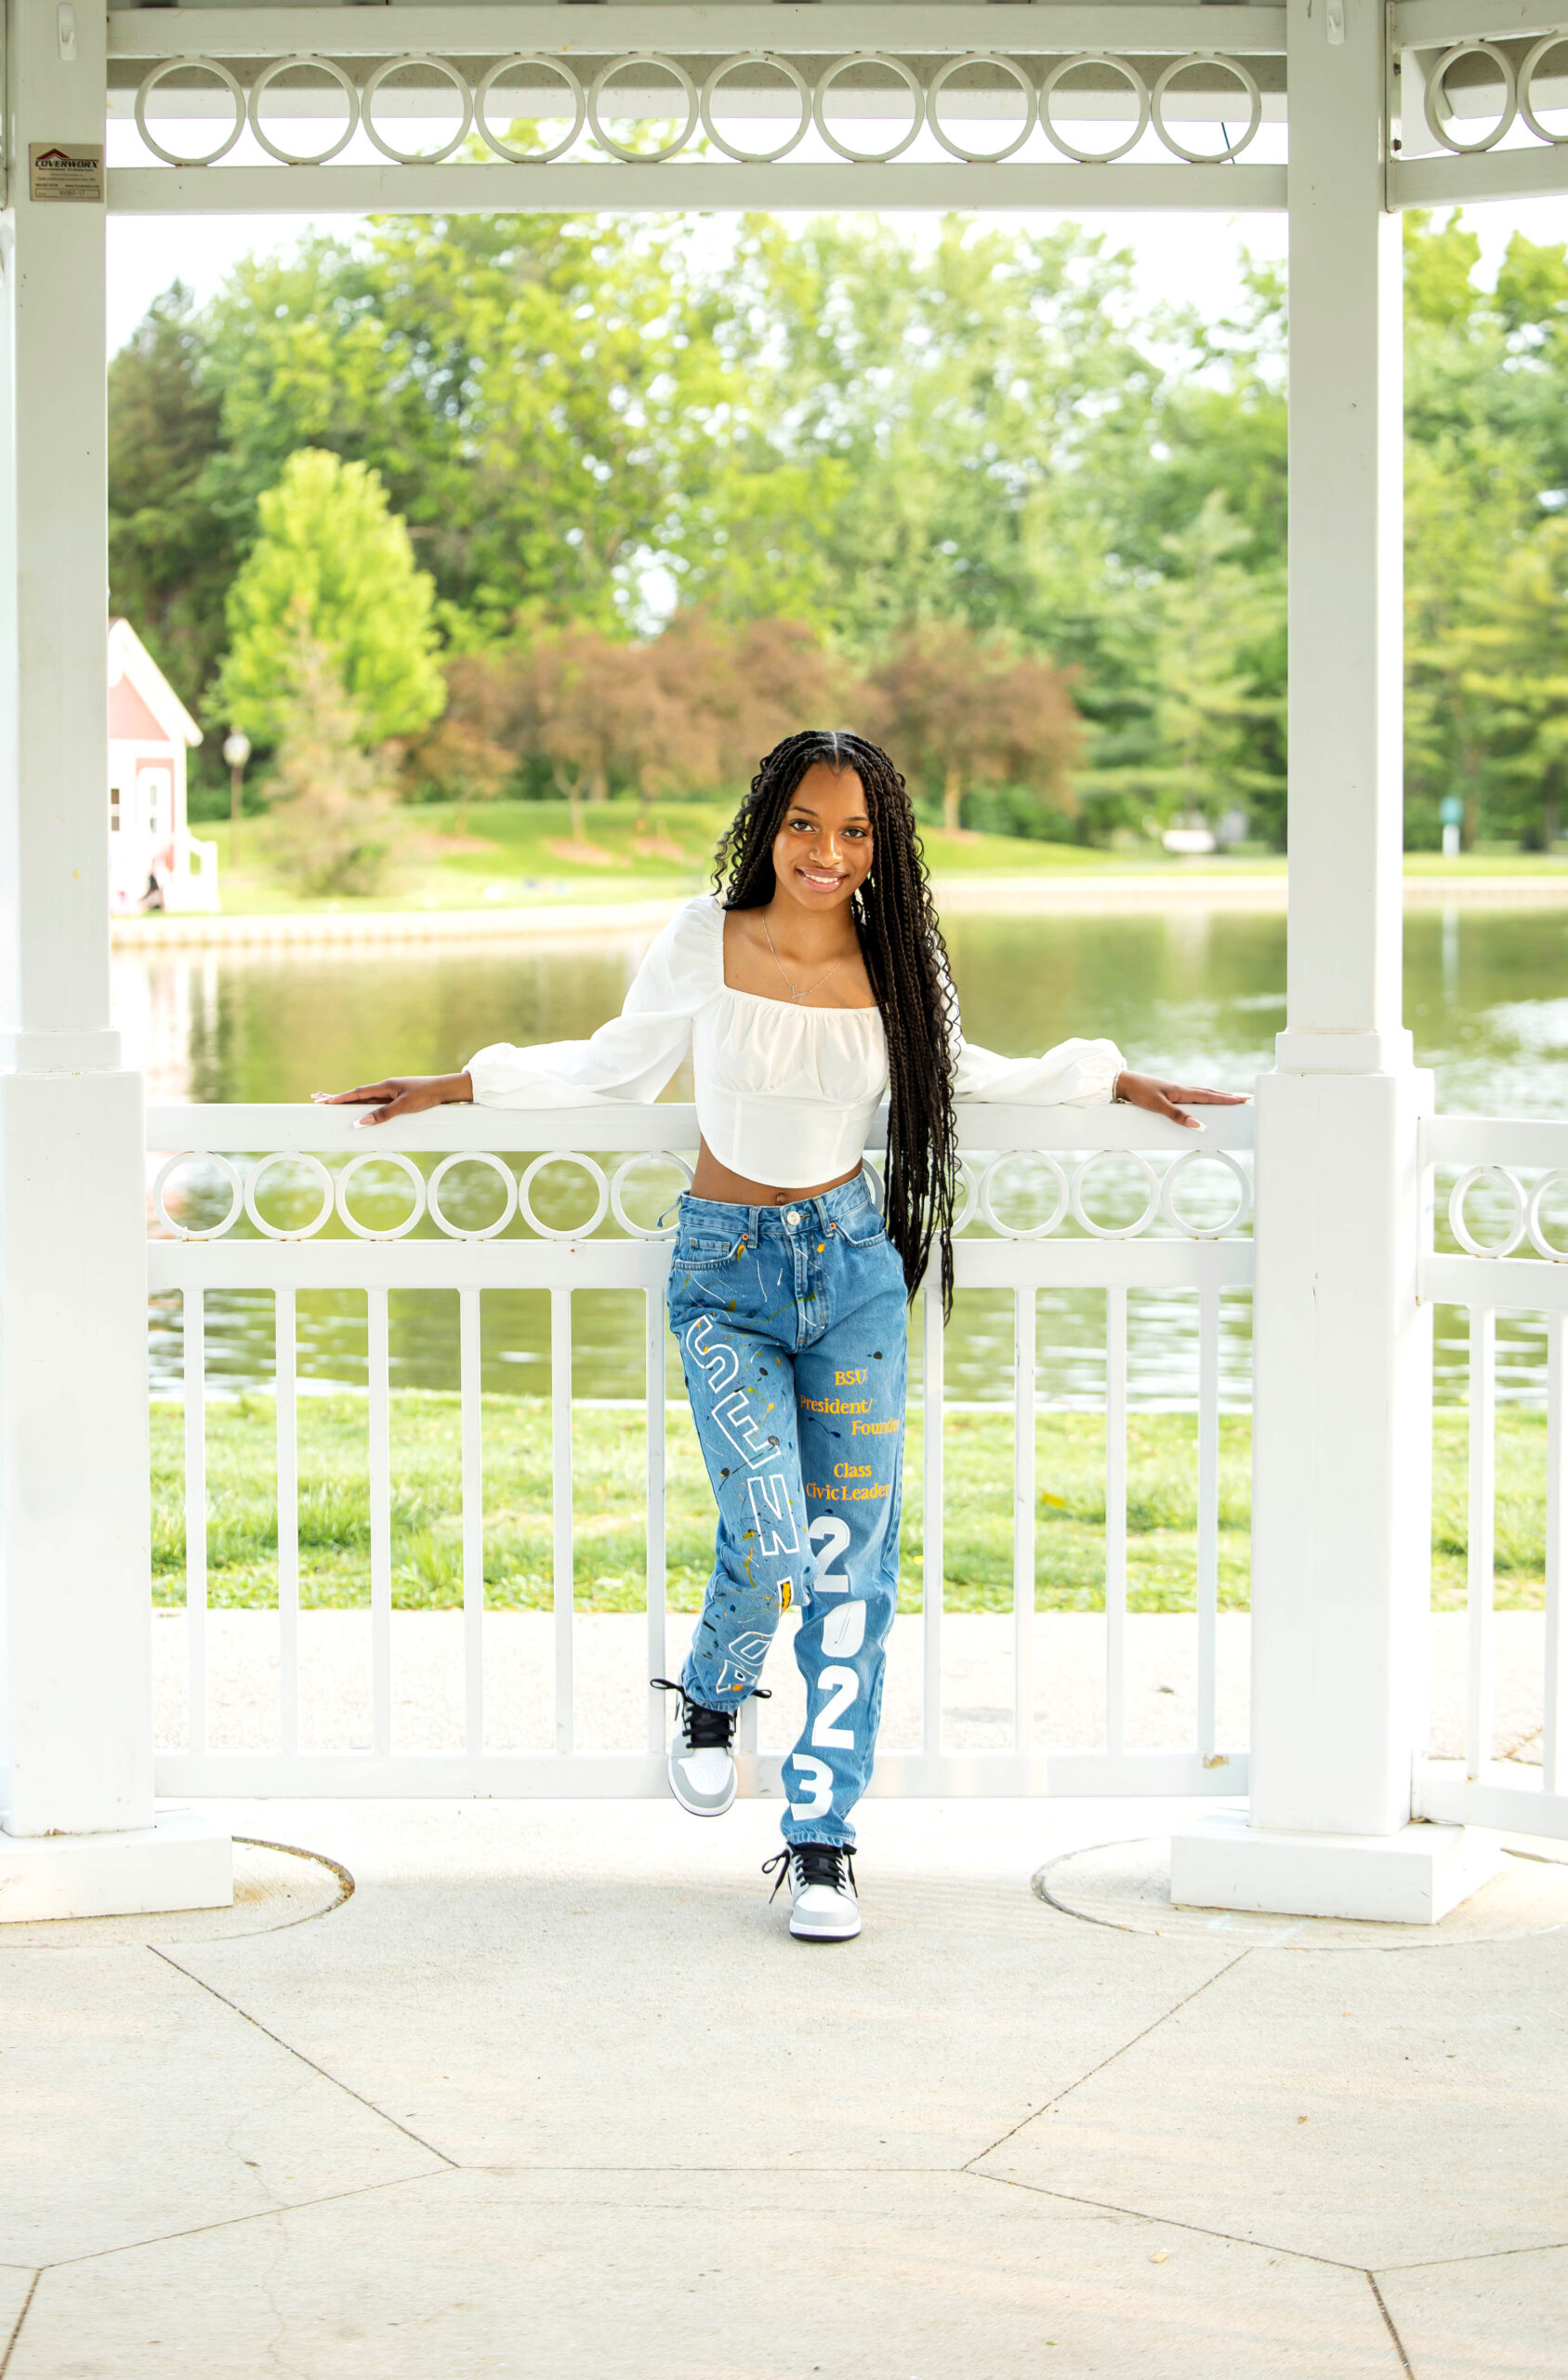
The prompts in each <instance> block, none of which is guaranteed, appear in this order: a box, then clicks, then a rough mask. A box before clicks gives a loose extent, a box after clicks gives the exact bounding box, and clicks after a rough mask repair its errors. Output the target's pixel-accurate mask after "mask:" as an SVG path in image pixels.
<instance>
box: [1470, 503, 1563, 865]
mask: <svg viewBox="0 0 1568 2380" xmlns="http://www.w3.org/2000/svg"><path fill="white" fill-rule="evenodd" d="M1456 642H1457V643H1458V644H1459V647H1460V651H1461V653H1462V655H1463V660H1464V666H1463V668H1461V672H1460V676H1461V681H1462V684H1463V687H1464V691H1465V693H1466V694H1467V695H1469V696H1471V697H1473V698H1475V699H1476V700H1478V701H1479V702H1480V703H1482V705H1484V707H1485V709H1486V712H1487V715H1488V720H1489V722H1490V740H1491V742H1492V744H1493V748H1494V754H1495V758H1494V760H1493V773H1494V776H1495V778H1496V782H1497V784H1498V787H1499V789H1500V790H1502V791H1506V792H1510V793H1511V794H1512V795H1513V799H1514V804H1515V807H1516V811H1517V815H1516V818H1515V820H1514V822H1513V823H1514V824H1515V826H1516V827H1517V828H1518V829H1520V830H1522V839H1523V840H1524V841H1525V842H1526V843H1527V844H1533V845H1534V846H1535V849H1537V850H1539V851H1548V852H1549V851H1550V850H1551V849H1552V847H1553V845H1554V844H1555V843H1556V841H1557V839H1558V836H1559V834H1560V832H1561V826H1562V815H1563V801H1564V797H1565V796H1568V520H1565V519H1561V518H1559V519H1556V520H1548V521H1543V522H1542V523H1541V525H1540V526H1539V528H1538V529H1537V530H1536V531H1535V535H1534V536H1532V537H1531V538H1529V540H1528V541H1527V542H1526V543H1525V544H1523V545H1522V546H1521V547H1520V548H1519V549H1517V551H1515V552H1514V553H1512V554H1510V555H1509V558H1508V560H1507V561H1506V562H1505V563H1504V565H1503V571H1502V578H1501V584H1500V586H1499V587H1498V589H1497V594H1496V604H1495V608H1494V612H1493V616H1492V617H1491V618H1490V619H1487V620H1480V621H1477V622H1475V623H1474V624H1473V625H1472V626H1471V627H1470V628H1469V631H1468V633H1467V634H1466V635H1465V636H1464V637H1463V638H1462V639H1460V640H1456Z"/></svg>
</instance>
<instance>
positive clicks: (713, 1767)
mask: <svg viewBox="0 0 1568 2380" xmlns="http://www.w3.org/2000/svg"><path fill="white" fill-rule="evenodd" d="M649 1684H650V1685H651V1686H665V1687H666V1688H667V1689H668V1691H669V1692H670V1693H672V1694H679V1697H680V1718H679V1723H678V1725H677V1726H676V1730H675V1734H674V1736H673V1737H672V1738H671V1739H670V1748H669V1761H668V1773H669V1789H670V1792H672V1793H673V1794H674V1795H675V1798H676V1800H677V1801H678V1802H679V1804H680V1806H681V1808H682V1809H683V1810H690V1811H691V1813H692V1817H693V1818H722V1817H723V1816H724V1813H725V1811H726V1810H727V1809H728V1808H729V1807H730V1805H731V1802H732V1801H733V1800H734V1798H735V1754H734V1749H733V1747H734V1741H735V1713H734V1712H733V1711H709V1710H707V1709H706V1708H705V1705H704V1704H702V1703H701V1702H693V1701H692V1698H691V1696H690V1695H689V1694H688V1693H687V1691H686V1689H685V1687H684V1686H678V1685H677V1684H676V1682H675V1680H674V1679H673V1678H668V1677H655V1678H650V1680H649Z"/></svg>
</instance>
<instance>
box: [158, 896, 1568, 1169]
mask: <svg viewBox="0 0 1568 2380" xmlns="http://www.w3.org/2000/svg"><path fill="white" fill-rule="evenodd" d="M647 938H648V939H650V940H651V939H652V936H651V935H650V936H648V937H647ZM1461 1120H1463V1119H1459V1118H1445V1119H1444V1125H1445V1128H1446V1126H1447V1124H1449V1123H1453V1122H1457V1121H1461ZM1510 1129H1511V1127H1510ZM1546 1129H1548V1130H1551V1131H1568V1126H1564V1125H1555V1126H1550V1127H1547V1128H1546ZM1252 1133H1253V1125H1252V1110H1251V1108H1250V1107H1212V1108H1208V1109H1206V1110H1205V1111H1204V1114H1203V1139H1202V1142H1201V1143H1200V1144H1199V1145H1200V1146H1202V1147H1204V1148H1219V1149H1233V1150H1234V1149H1249V1148H1250V1147H1251V1146H1252ZM957 1136H958V1146H959V1148H960V1149H961V1150H964V1151H965V1152H969V1151H976V1150H990V1151H995V1150H997V1149H1084V1150H1087V1149H1146V1150H1149V1151H1150V1152H1152V1153H1156V1154H1157V1153H1160V1152H1164V1151H1171V1152H1174V1151H1185V1150H1187V1149H1190V1148H1192V1145H1193V1139H1192V1133H1191V1132H1190V1131H1186V1130H1184V1128H1183V1127H1182V1126H1181V1125H1179V1124H1168V1123H1166V1122H1164V1121H1163V1120H1162V1119H1161V1118H1160V1117H1157V1116H1149V1115H1145V1114H1144V1112H1143V1110H1142V1109H1141V1108H1138V1107H1015V1106H1006V1105H1002V1104H996V1105H992V1104H987V1103H986V1102H984V1101H981V1100H966V1101H965V1103H964V1104H963V1105H962V1106H961V1107H960V1108H959V1109H958V1112H957ZM697 1139H698V1131H697V1111H696V1109H695V1108H694V1107H692V1106H691V1105H690V1104H682V1103H679V1102H676V1101H673V1100H659V1101H657V1102H656V1103H655V1104H653V1105H652V1106H644V1105H643V1104H641V1103H640V1102H638V1101H632V1100H627V1101H626V1103H625V1104H612V1103H611V1102H608V1101H607V1102H606V1103H605V1104H603V1105H602V1106H598V1107H555V1108H543V1107H539V1108H531V1109H523V1108H516V1107H475V1106H472V1105H464V1106H454V1107H437V1108H432V1109H431V1110H429V1111H428V1113H427V1114H425V1115H423V1116H415V1117H410V1118H408V1120H407V1121H406V1122H403V1123H398V1124H378V1125H375V1126H372V1127H370V1128H368V1129H367V1128H366V1127H365V1126H364V1125H362V1123H361V1122H360V1121H359V1119H358V1113H357V1111H356V1110H355V1109H353V1108H351V1107H317V1106H315V1105H313V1104H310V1102H309V1101H298V1102H296V1103H294V1104H283V1103H278V1104H245V1103H243V1102H239V1103H235V1104H232V1105H229V1106H208V1105H205V1104H197V1103H194V1102H191V1103H190V1104H184V1105H177V1104H159V1105H157V1106H152V1107H149V1109H148V1111H147V1145H148V1147H149V1149H152V1150H157V1151H159V1152H160V1153H162V1154H164V1155H168V1154H170V1153H172V1152H173V1151H174V1150H176V1149H198V1150H218V1151H220V1152H223V1153H225V1154H229V1155H232V1154H234V1153H235V1152H236V1151H241V1150H244V1151H252V1152H260V1151H262V1150H268V1149H312V1150H315V1151H317V1152H318V1153H319V1154H320V1155H322V1156H323V1157H326V1156H329V1155H331V1154H332V1153H333V1152H334V1151H338V1150H341V1151H352V1152H353V1153H354V1154H355V1155H356V1156H357V1155H359V1154H360V1153H362V1151H363V1150H364V1149H366V1148H367V1147H372V1146H374V1147H376V1148H389V1149H406V1150H410V1151H420V1150H423V1151H426V1152H428V1153H430V1154H432V1155H433V1154H438V1153H439V1154H441V1155H444V1154H445V1153H446V1151H447V1150H448V1149H496V1150H502V1151H508V1150H527V1151H529V1152H530V1153H531V1154H532V1153H533V1152H534V1151H536V1150H540V1149H584V1150H586V1151H587V1152H588V1153H589V1154H590V1155H591V1154H593V1153H594V1152H596V1151H597V1152H602V1151H605V1150H617V1149H619V1150H628V1151H629V1150H635V1149H675V1150H678V1151H685V1152H687V1153H691V1152H692V1151H694V1150H695V1148H696V1146H697ZM865 1144H866V1147H867V1148H868V1149H869V1150H870V1151H871V1152H872V1154H873V1155H874V1156H875V1155H876V1153H877V1152H878V1151H879V1150H882V1149H885V1148H886V1147H887V1144H888V1111H887V1109H886V1108H885V1107H884V1108H881V1109H879V1110H878V1112H877V1114H876V1117H874V1118H873V1119H872V1124H871V1129H870V1131H868V1133H867V1134H866V1143H865Z"/></svg>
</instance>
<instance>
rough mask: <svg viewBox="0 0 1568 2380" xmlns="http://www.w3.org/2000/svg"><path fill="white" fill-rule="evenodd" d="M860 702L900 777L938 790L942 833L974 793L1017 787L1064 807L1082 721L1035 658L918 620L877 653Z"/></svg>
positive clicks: (958, 821)
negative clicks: (883, 651) (974, 789)
mask: <svg viewBox="0 0 1568 2380" xmlns="http://www.w3.org/2000/svg"><path fill="white" fill-rule="evenodd" d="M867 693H868V698H869V699H868V707H867V725H868V728H869V730H870V732H871V733H872V734H876V735H877V736H878V738H879V740H880V741H883V742H885V743H886V744H887V745H888V746H889V748H890V750H891V751H892V753H893V757H894V758H895V760H897V761H898V762H899V765H900V766H901V767H902V768H903V770H904V772H905V774H907V775H909V776H910V777H912V778H913V777H924V778H925V779H927V780H928V782H929V783H931V784H934V785H936V786H940V787H941V789H942V825H943V826H944V827H945V828H946V830H947V832H948V833H949V834H956V833H957V832H958V831H959V829H960V827H961V825H962V814H963V809H962V806H963V798H964V795H965V792H966V791H967V790H968V788H969V787H974V786H982V785H1018V786H1022V787H1027V789H1028V790H1029V791H1030V792H1031V793H1033V794H1034V796H1035V797H1036V799H1037V800H1039V801H1041V802H1042V803H1045V802H1049V803H1050V804H1051V805H1052V806H1053V807H1055V808H1059V809H1069V808H1071V807H1072V803H1073V792H1072V776H1073V771H1074V767H1075V765H1076V763H1077V760H1078V757H1079V754H1080V752H1081V750H1082V746H1083V721H1082V720H1081V719H1080V718H1079V716H1078V713H1077V710H1076V708H1075V707H1074V702H1073V696H1072V691H1071V683H1070V681H1069V680H1068V679H1067V678H1066V677H1065V676H1064V675H1063V673H1062V672H1061V670H1060V669H1057V668H1054V667H1053V666H1052V664H1051V663H1050V662H1049V661H1048V660H1046V659H1045V658H1044V657H1043V656H1042V655H1038V654H1032V653H1019V652H1018V651H1017V650H1016V649H1015V648H1014V647H1013V646H1011V645H1009V644H1008V641H1007V640H1006V639H1005V638H1002V637H990V638H982V637H978V636H976V635H975V633H974V631H973V629H972V628H968V627H967V626H966V625H965V624H964V622H963V621H961V620H925V621H921V622H918V623H917V624H916V625H915V626H913V627H911V628H909V629H907V630H906V632H905V633H904V635H903V636H902V637H901V638H900V639H899V641H898V642H897V643H896V644H894V645H893V646H892V647H891V648H890V649H889V651H888V652H887V653H886V654H884V655H883V656H882V658H881V659H880V660H879V661H878V662H877V664H876V667H875V668H873V669H872V670H871V671H870V672H869V675H868V680H867Z"/></svg>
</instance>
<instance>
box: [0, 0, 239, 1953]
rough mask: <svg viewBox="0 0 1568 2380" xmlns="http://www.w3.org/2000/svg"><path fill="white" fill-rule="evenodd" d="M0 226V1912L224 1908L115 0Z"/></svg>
mask: <svg viewBox="0 0 1568 2380" xmlns="http://www.w3.org/2000/svg"><path fill="white" fill-rule="evenodd" d="M9 33H10V61H9V62H10V90H9V107H10V114H11V122H12V126H14V129H15V134H16V146H15V150H14V152H13V154H12V160H11V175H10V187H9V192H8V204H7V211H6V213H5V214H4V215H3V216H0V904H3V907H0V971H3V972H0V1070H3V1071H0V1593H3V1595H4V1644H3V1655H4V1658H3V1661H0V1724H3V1731H4V1733H3V1741H0V1758H3V1759H4V1762H5V1773H4V1790H3V1792H0V1810H3V1813H4V1832H3V1833H0V1920H3V1919H13V1920H14V1919H21V1918H31V1917H55V1916H92V1915H99V1914H105V1913H110V1912H113V1911H138V1910H158V1909H175V1908H185V1907H208V1906H212V1905H213V1904H215V1903H218V1902H222V1901H226V1900H228V1899H230V1898H231V1897H232V1881H231V1852H230V1846H229V1845H228V1842H227V1840H226V1839H225V1838H224V1837H223V1836H222V1835H220V1834H219V1833H218V1832H217V1831H216V1830H215V1829H214V1828H213V1827H211V1826H210V1825H209V1824H208V1823H207V1822H206V1821H204V1820H199V1819H196V1818H192V1817H191V1816H189V1815H187V1814H179V1815H176V1816H171V1817H168V1818H163V1819H157V1818H155V1817H154V1810H153V1802H152V1707H151V1704H152V1695H151V1675H150V1669H151V1619H150V1610H149V1569H150V1564H149V1542H150V1531H149V1497H148V1448H147V1370H146V1365H147V1355H146V1329H147V1319H146V1317H147V1306H146V1245H145V1243H146V1221H145V1217H146V1192H145V1186H144V1184H145V1158H144V1155H143V1130H142V1100H141V1080H140V1078H139V1076H137V1075H134V1074H127V1073H125V1072H123V1071H122V1070H121V1067H120V1051H119V1039H118V1036H117V1035H115V1034H114V1033H113V1032H112V1031H111V1030H110V1024H109V894H108V873H109V870H108V858H109V854H108V792H107V777H106V766H107V742H106V718H105V708H106V699H107V682H106V681H107V671H108V663H107V652H106V637H107V631H108V618H107V614H108V566H107V547H106V502H105V443H106V439H105V404H104V369H105V357H104V210H103V207H102V205H101V203H98V202H97V201H94V200H92V199H88V200H86V201H83V200H82V199H80V198H77V199H63V198H50V199H47V200H39V201H37V202H35V201H34V200H33V198H32V197H31V195H30V188H29V184H30V175H29V149H30V146H31V145H32V144H39V145H41V146H54V145H56V144H59V145H61V146H64V147H68V148H69V147H74V146H85V145H88V144H92V143H96V142H101V141H102V139H103V137H104V38H105V29H104V12H103V9H102V7H96V8H95V7H90V6H88V7H84V6H82V5H81V0H78V5H77V6H76V7H75V8H74V9H73V10H72V9H71V8H61V7H57V6H56V5H55V0H13V6H12V7H11V9H10V11H9Z"/></svg>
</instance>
